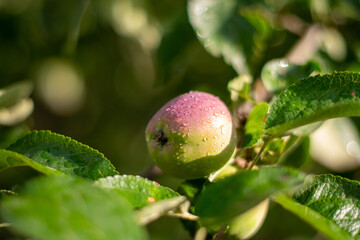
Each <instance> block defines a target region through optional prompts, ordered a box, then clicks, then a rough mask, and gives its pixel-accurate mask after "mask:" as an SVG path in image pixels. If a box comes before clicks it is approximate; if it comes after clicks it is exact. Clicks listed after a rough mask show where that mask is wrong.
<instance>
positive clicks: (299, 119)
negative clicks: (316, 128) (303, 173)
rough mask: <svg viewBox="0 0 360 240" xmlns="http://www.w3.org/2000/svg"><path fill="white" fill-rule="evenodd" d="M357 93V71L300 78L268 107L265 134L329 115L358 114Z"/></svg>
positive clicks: (359, 83) (359, 82)
mask: <svg viewBox="0 0 360 240" xmlns="http://www.w3.org/2000/svg"><path fill="white" fill-rule="evenodd" d="M359 96H360V74H359V73H351V72H334V73H333V74H326V75H317V76H314V77H308V78H304V79H302V80H300V81H298V82H296V83H294V84H293V85H291V86H289V87H288V88H287V89H286V90H285V91H284V92H282V93H281V94H280V95H279V97H278V98H277V99H276V101H275V102H274V104H273V105H272V106H271V107H270V111H269V114H268V116H267V119H266V123H265V133H266V134H268V135H273V136H274V135H280V134H282V133H284V132H286V131H288V130H290V129H292V128H296V127H300V126H303V125H306V124H310V123H313V122H317V121H322V120H326V119H329V118H336V117H344V116H360V98H359Z"/></svg>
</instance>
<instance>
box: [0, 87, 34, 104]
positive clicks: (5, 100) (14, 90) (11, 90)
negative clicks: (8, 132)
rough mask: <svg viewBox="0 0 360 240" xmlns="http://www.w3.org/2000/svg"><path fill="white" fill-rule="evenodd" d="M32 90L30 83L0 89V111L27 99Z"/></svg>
mask: <svg viewBox="0 0 360 240" xmlns="http://www.w3.org/2000/svg"><path fill="white" fill-rule="evenodd" d="M32 90H33V84H32V83H31V82H30V81H23V82H19V83H15V84H13V85H10V86H8V87H5V88H2V89H0V109H1V108H6V107H9V106H11V105H13V104H14V103H16V102H18V101H19V100H20V99H22V98H26V97H28V96H29V95H30V94H31V92H32Z"/></svg>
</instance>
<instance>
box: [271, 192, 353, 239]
mask: <svg viewBox="0 0 360 240" xmlns="http://www.w3.org/2000/svg"><path fill="white" fill-rule="evenodd" d="M274 200H275V201H276V202H277V203H279V204H280V205H281V206H282V207H284V208H285V209H286V210H288V211H290V212H292V213H293V214H295V215H296V216H298V217H299V218H301V219H302V220H304V221H305V222H307V223H309V224H310V225H311V226H313V227H314V228H315V229H316V230H318V231H319V232H321V233H322V234H324V236H326V237H327V238H329V239H333V240H353V239H354V238H352V237H351V235H350V234H348V233H347V232H345V231H344V230H343V229H341V228H340V227H339V226H338V225H336V224H335V223H334V222H332V221H330V220H329V219H327V218H326V217H324V216H322V215H321V214H319V213H318V212H316V211H314V210H312V209H311V208H309V207H306V206H304V205H301V204H299V203H297V202H295V201H293V200H291V199H290V198H288V197H287V196H285V195H279V196H276V197H275V198H274Z"/></svg>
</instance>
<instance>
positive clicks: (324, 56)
mask: <svg viewBox="0 0 360 240" xmlns="http://www.w3.org/2000/svg"><path fill="white" fill-rule="evenodd" d="M203 1H204V2H206V0H203ZM248 2H252V1H248ZM255 2H256V1H254V3H255ZM269 2H270V3H271V4H272V5H273V6H275V7H274V9H270V10H269V12H271V13H272V14H273V15H271V16H270V17H269V16H267V17H269V18H270V19H272V21H271V25H270V29H271V33H270V34H269V36H268V37H267V38H266V39H265V40H264V41H265V45H261V46H260V48H261V50H262V52H261V54H257V55H256V56H255V57H256V61H254V62H255V63H256V64H254V65H253V66H251V68H252V75H253V78H254V80H256V79H259V78H260V75H261V69H262V66H263V65H264V64H265V63H266V62H268V61H270V60H271V59H274V58H281V57H284V56H286V54H288V53H289V51H291V50H292V49H293V47H294V46H295V44H297V43H298V41H299V40H300V39H302V37H303V36H304V35H305V34H306V31H304V29H306V28H308V27H309V26H314V25H320V26H321V27H322V29H325V30H324V31H323V33H324V35H323V41H322V42H321V44H319V46H317V49H316V51H315V52H314V56H312V57H314V58H316V59H317V60H318V61H319V62H321V65H322V66H323V71H324V72H332V71H333V70H353V71H358V70H359V69H360V64H359V61H360V24H359V20H360V14H359V13H360V6H359V5H360V4H359V1H357V0H346V1H340V0H307V1H300V0H299V1H296V0H292V1H290V0H281V1H271V0H268V1H258V3H256V4H258V5H262V4H265V3H266V4H269ZM187 4H188V2H187V1H185V0H177V1H171V0H156V1H150V0H107V1H101V0H93V1H90V0H78V1H73V0H63V1H55V0H46V1H45V0H0V88H2V87H5V86H8V85H10V84H13V83H16V82H19V81H22V80H25V79H29V80H30V81H32V82H33V83H34V91H33V94H32V96H31V97H32V99H33V101H34V111H33V113H32V115H31V116H30V118H28V119H27V120H26V122H25V123H21V124H20V125H17V128H18V131H19V132H21V129H24V128H26V127H27V126H28V127H29V128H30V129H35V130H41V129H48V130H51V131H54V132H57V133H61V134H64V135H66V136H70V137H71V138H73V139H76V140H78V141H80V142H83V143H85V144H87V145H89V146H91V147H93V148H95V149H98V150H99V151H100V152H102V153H104V155H105V156H106V157H107V158H108V159H110V160H111V161H112V163H113V164H114V166H115V167H116V169H117V170H118V171H119V173H120V174H140V175H144V174H145V173H146V172H147V171H148V170H149V169H150V168H151V167H152V166H153V164H152V162H151V160H150V158H149V155H148V152H147V149H146V145H145V138H144V131H145V127H146V124H147V122H148V121H149V119H150V118H151V116H152V115H153V114H154V113H155V112H156V110H157V109H158V108H159V107H161V106H162V105H163V104H164V103H165V102H167V101H168V100H169V99H171V98H173V97H175V96H177V95H179V94H181V93H184V92H187V91H190V90H202V91H207V92H210V93H213V94H215V95H217V96H219V97H220V98H221V99H222V100H223V101H224V102H225V103H227V104H228V105H229V106H230V105H231V98H230V94H229V92H228V90H227V85H228V82H229V81H230V80H231V79H233V78H235V77H236V76H237V75H238V73H239V72H236V71H235V70H234V69H233V68H232V67H231V66H230V65H228V64H226V63H225V61H224V60H223V59H222V58H220V57H214V56H213V55H211V54H210V53H209V52H208V51H207V49H206V48H204V46H203V45H202V43H201V42H200V41H199V39H198V37H199V36H198V33H197V32H196V31H195V30H194V29H193V28H192V26H191V24H190V22H189V18H188V11H187ZM267 13H268V12H265V14H267ZM245 37H246V36H245ZM262 40H263V39H262ZM255 45H256V44H255ZM257 47H259V46H257ZM250 54H252V53H250ZM254 55H255V53H254ZM354 122H355V124H358V121H357V120H356V119H355V120H354ZM358 125H360V124H358ZM10 128H11V126H9V127H3V128H2V129H1V131H2V132H1V133H2V134H3V133H7V131H8V130H9V129H10ZM14 134H15V133H14ZM15 135H16V134H15ZM309 161H310V162H312V161H311V160H309ZM305 169H306V170H308V171H313V172H315V173H321V172H329V171H335V172H336V171H337V170H336V169H329V168H325V167H323V166H321V165H319V164H318V163H315V162H312V164H310V165H307V168H305ZM14 172H15V171H14ZM341 172H342V174H343V175H345V176H350V177H351V178H355V177H356V176H359V172H358V165H356V166H355V167H354V168H351V169H346V171H341ZM8 174H11V172H8ZM156 180H157V181H159V182H160V183H162V184H164V185H166V186H170V187H174V186H176V184H177V183H178V182H179V180H178V179H173V178H170V177H168V176H162V177H159V178H157V179H156ZM284 218H286V219H289V220H287V221H286V223H285V222H279V219H284ZM165 224H168V225H171V227H164V225H165ZM149 229H150V231H151V233H152V238H151V239H169V236H171V239H186V238H189V235H188V234H187V233H186V232H185V231H184V230H181V229H182V227H181V224H180V222H179V221H177V220H174V219H171V220H170V219H166V218H165V219H161V220H160V221H158V222H155V223H153V224H151V225H150V226H149ZM255 239H322V238H321V236H318V235H317V234H316V232H315V231H314V230H312V229H310V228H309V227H307V226H306V225H305V224H304V223H302V222H300V221H299V220H298V219H296V218H295V217H292V216H290V214H289V213H286V212H285V211H284V210H282V209H281V208H280V207H279V206H272V207H271V210H270V213H269V216H268V218H267V220H266V221H265V225H264V228H262V230H261V231H260V232H259V233H258V235H256V236H255Z"/></svg>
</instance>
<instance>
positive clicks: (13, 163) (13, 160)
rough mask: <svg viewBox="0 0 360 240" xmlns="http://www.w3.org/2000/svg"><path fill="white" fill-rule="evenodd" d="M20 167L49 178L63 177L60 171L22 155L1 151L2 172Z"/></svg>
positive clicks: (0, 167) (0, 166)
mask: <svg viewBox="0 0 360 240" xmlns="http://www.w3.org/2000/svg"><path fill="white" fill-rule="evenodd" d="M19 166H28V167H31V168H33V169H35V170H36V171H38V172H41V173H43V174H45V175H49V176H53V175H61V172H60V171H58V170H56V169H54V168H51V167H48V166H45V165H42V164H40V163H38V162H36V161H33V160H31V159H30V158H28V157H26V156H24V155H22V154H19V153H16V152H12V151H8V150H4V149H0V171H1V170H4V169H7V168H11V167H19Z"/></svg>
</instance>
